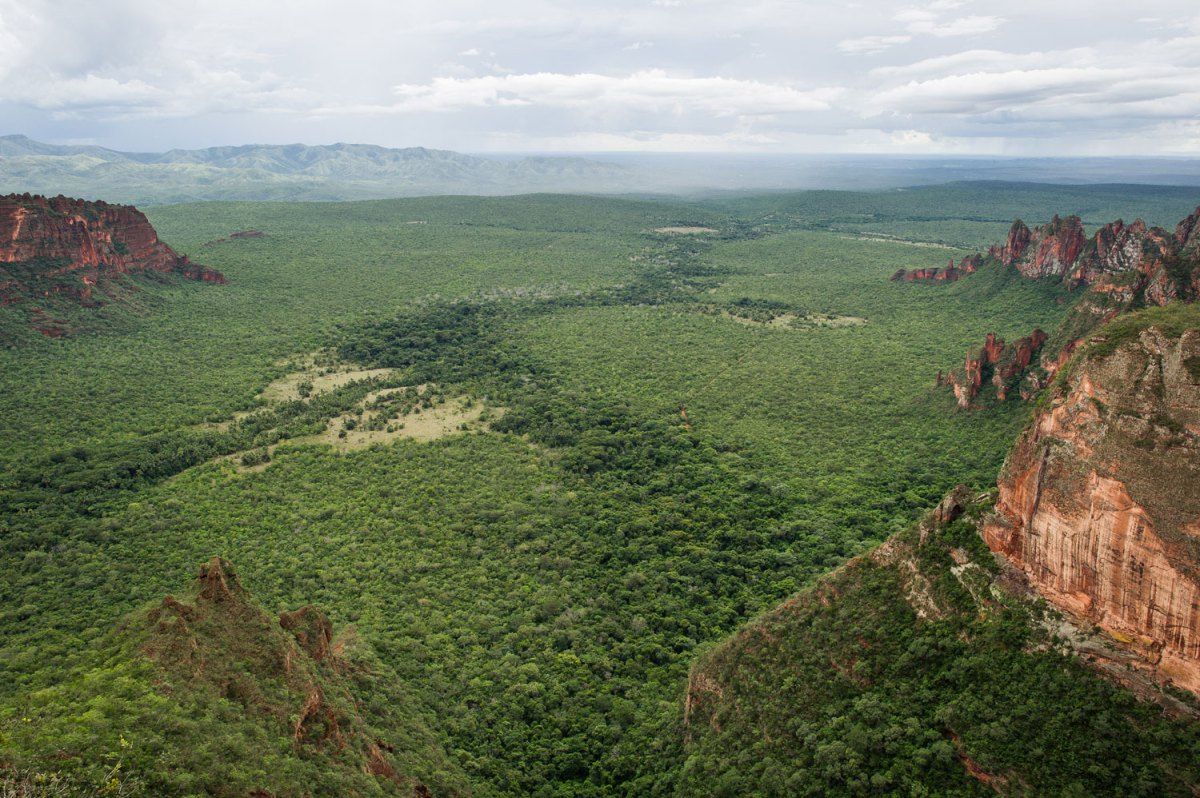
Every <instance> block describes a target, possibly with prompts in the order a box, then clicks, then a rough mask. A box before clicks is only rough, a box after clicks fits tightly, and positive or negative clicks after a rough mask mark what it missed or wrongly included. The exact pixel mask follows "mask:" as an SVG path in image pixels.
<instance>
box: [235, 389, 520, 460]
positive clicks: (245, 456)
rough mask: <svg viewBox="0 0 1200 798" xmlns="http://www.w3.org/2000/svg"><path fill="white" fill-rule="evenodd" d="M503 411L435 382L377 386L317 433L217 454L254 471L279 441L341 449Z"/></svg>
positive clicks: (438, 433) (487, 421)
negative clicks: (448, 392)
mask: <svg viewBox="0 0 1200 798" xmlns="http://www.w3.org/2000/svg"><path fill="white" fill-rule="evenodd" d="M503 415H504V408H502V407H489V406H488V405H487V404H485V403H484V402H482V401H480V400H478V399H474V398H472V397H469V396H449V397H447V396H445V395H443V394H440V393H439V392H438V390H437V388H436V386H433V385H418V386H412V387H397V388H381V389H379V390H377V391H372V392H371V393H369V394H367V395H366V396H365V397H364V398H363V400H362V401H361V402H360V403H359V404H358V406H357V407H355V408H354V409H353V410H351V411H349V412H346V413H342V414H340V415H338V416H335V417H333V418H331V419H329V420H328V421H327V422H326V424H325V429H324V431H322V432H320V433H318V434H315V435H303V436H299V437H296V438H285V439H283V440H281V441H279V442H277V443H273V444H271V445H269V446H263V447H258V448H255V449H251V450H248V451H244V452H236V453H234V454H231V455H227V456H225V457H223V458H221V459H223V460H226V461H228V462H231V463H233V464H234V466H235V467H236V468H237V470H238V471H239V472H240V473H243V474H245V473H253V472H257V471H262V470H263V469H265V468H266V467H267V466H268V465H270V462H271V458H272V457H273V456H274V455H275V452H276V450H277V449H279V447H280V446H288V445H305V444H318V445H322V446H329V447H332V448H333V449H335V450H336V451H338V452H342V453H345V452H351V451H355V450H358V449H366V448H369V447H371V446H373V445H375V444H388V443H393V442H395V441H397V440H400V439H408V440H414V441H433V440H437V439H439V438H445V437H448V436H450V435H457V434H461V433H466V432H475V431H484V430H487V429H489V428H490V425H491V422H493V421H495V420H496V419H498V418H500V417H501V416H503Z"/></svg>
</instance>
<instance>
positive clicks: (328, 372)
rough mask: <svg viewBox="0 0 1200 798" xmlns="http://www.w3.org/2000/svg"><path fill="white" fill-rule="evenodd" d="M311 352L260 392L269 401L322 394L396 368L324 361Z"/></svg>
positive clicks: (386, 374) (384, 375)
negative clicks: (361, 366)
mask: <svg viewBox="0 0 1200 798" xmlns="http://www.w3.org/2000/svg"><path fill="white" fill-rule="evenodd" d="M320 363H321V361H320V360H319V359H318V358H316V357H314V356H313V355H309V356H308V358H307V359H306V360H305V361H304V362H302V363H301V364H300V368H299V369H298V370H297V371H294V372H292V373H291V374H288V375H286V376H284V377H280V378H279V379H277V380H275V381H273V382H272V383H271V384H270V385H268V386H267V387H266V388H264V389H263V390H262V393H260V394H259V396H260V397H261V398H262V399H263V400H264V401H266V402H267V403H268V404H273V403H275V402H290V401H295V400H296V399H306V398H308V397H310V396H320V395H321V394H323V393H328V392H329V391H332V390H336V389H337V388H341V387H342V386H343V385H349V384H350V383H352V382H358V381H359V380H370V379H374V378H376V377H388V376H390V375H391V374H392V373H393V372H394V371H395V369H362V368H358V367H357V366H355V365H354V364H351V363H334V364H326V365H321V364H320Z"/></svg>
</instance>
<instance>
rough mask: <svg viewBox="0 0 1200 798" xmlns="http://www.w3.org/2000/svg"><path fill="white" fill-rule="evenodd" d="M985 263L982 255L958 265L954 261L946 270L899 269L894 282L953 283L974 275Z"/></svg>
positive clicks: (973, 256) (968, 257) (893, 277)
mask: <svg viewBox="0 0 1200 798" xmlns="http://www.w3.org/2000/svg"><path fill="white" fill-rule="evenodd" d="M982 262H983V256H981V255H978V254H976V255H967V256H966V257H965V258H963V259H962V260H961V261H959V262H958V263H955V262H954V260H953V259H951V260H950V263H949V265H947V266H946V268H944V269H934V268H930V269H912V270H911V271H910V270H908V269H899V270H897V271H896V273H895V274H893V275H892V280H895V281H897V282H907V283H915V282H937V283H952V282H954V281H955V280H958V279H960V278H962V277H965V276H966V275H968V274H971V273H973V272H974V271H975V270H976V269H978V268H979V265H980V263H982Z"/></svg>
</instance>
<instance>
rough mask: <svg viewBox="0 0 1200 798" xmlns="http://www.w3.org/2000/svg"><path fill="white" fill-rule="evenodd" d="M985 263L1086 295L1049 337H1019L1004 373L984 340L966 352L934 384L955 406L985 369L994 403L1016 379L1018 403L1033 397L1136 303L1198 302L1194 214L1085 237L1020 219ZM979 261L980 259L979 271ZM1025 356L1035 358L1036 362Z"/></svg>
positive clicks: (965, 400) (1077, 230)
mask: <svg viewBox="0 0 1200 798" xmlns="http://www.w3.org/2000/svg"><path fill="white" fill-rule="evenodd" d="M987 259H988V260H990V261H992V262H993V263H999V264H1000V265H1002V266H1004V267H1007V268H1012V269H1016V270H1017V271H1018V272H1019V273H1020V274H1021V275H1022V276H1024V277H1029V278H1033V279H1049V280H1055V281H1061V282H1062V283H1063V284H1064V285H1065V286H1067V287H1068V288H1070V289H1084V294H1083V296H1081V297H1080V298H1079V300H1078V301H1077V302H1076V303H1075V305H1074V306H1073V307H1072V308H1071V312H1070V313H1069V314H1068V316H1067V319H1066V320H1065V321H1064V323H1063V325H1062V327H1061V328H1060V329H1059V331H1058V332H1057V333H1056V334H1055V335H1054V336H1053V337H1047V336H1045V335H1044V334H1042V333H1040V331H1039V332H1035V333H1034V334H1033V335H1032V336H1030V338H1029V339H1021V341H1019V342H1018V346H1017V347H1016V348H1015V349H1013V350H1011V351H1010V352H1009V353H1008V354H1007V355H1006V357H1007V358H1008V362H1006V363H1005V364H1004V365H1003V366H1002V367H1000V368H996V369H991V367H992V366H994V365H996V364H997V360H996V354H995V353H994V352H993V345H992V339H991V336H989V339H988V344H986V345H985V347H984V349H983V350H982V351H979V352H968V353H967V357H966V361H965V364H964V366H963V367H962V368H960V369H957V370H955V371H952V372H950V373H949V375H948V376H946V377H943V376H942V375H941V374H939V375H938V384H939V385H950V386H951V387H953V388H954V393H955V398H956V399H957V401H958V404H959V406H960V407H969V406H970V405H971V403H972V401H974V399H975V397H976V396H977V395H978V393H979V391H980V389H981V388H982V386H983V384H984V382H985V380H986V375H985V372H989V371H990V373H992V374H994V375H995V376H994V382H995V385H996V391H997V396H998V398H999V399H1001V400H1003V399H1004V398H1005V397H1006V396H1007V395H1008V394H1009V393H1010V392H1011V388H1012V387H1013V385H1014V384H1015V383H1016V382H1018V381H1019V382H1020V394H1021V397H1022V398H1024V399H1026V400H1028V399H1031V398H1033V397H1034V396H1036V395H1037V394H1038V392H1039V391H1040V390H1041V389H1042V387H1043V386H1045V385H1046V384H1047V383H1048V382H1049V380H1050V379H1051V378H1053V376H1054V374H1055V373H1056V372H1057V371H1058V369H1059V368H1061V367H1062V366H1063V365H1064V364H1065V363H1066V362H1067V361H1068V359H1069V358H1070V356H1071V354H1072V353H1073V352H1074V350H1075V348H1076V347H1077V346H1079V344H1080V343H1081V342H1082V341H1083V340H1084V339H1085V338H1086V337H1087V335H1088V334H1089V333H1091V332H1092V331H1093V330H1095V329H1096V328H1098V327H1099V326H1100V325H1102V324H1104V323H1105V322H1108V321H1110V320H1112V319H1114V318H1116V317H1117V316H1119V315H1120V314H1122V313H1124V312H1126V311H1129V310H1131V309H1133V308H1136V307H1138V306H1141V305H1157V306H1164V305H1169V304H1171V303H1174V302H1179V301H1192V300H1195V299H1197V298H1200V208H1197V209H1196V210H1195V211H1194V212H1192V214H1191V215H1190V216H1188V217H1187V218H1185V219H1184V220H1183V221H1181V222H1180V223H1179V225H1178V226H1177V227H1176V229H1175V232H1174V234H1172V233H1169V232H1167V231H1166V230H1164V229H1162V228H1161V227H1148V226H1147V225H1146V223H1145V222H1143V221H1142V220H1141V219H1137V220H1135V221H1134V222H1133V223H1132V224H1125V223H1124V222H1123V221H1121V220H1119V219H1118V220H1117V221H1115V222H1110V223H1108V224H1106V225H1104V226H1102V227H1101V228H1100V229H1098V230H1097V231H1096V233H1095V235H1094V236H1092V237H1091V238H1087V237H1086V236H1085V235H1084V233H1083V224H1082V222H1081V221H1080V220H1079V217H1077V216H1068V217H1066V218H1065V219H1064V218H1060V217H1058V216H1055V217H1054V219H1053V220H1052V221H1051V222H1050V223H1049V224H1045V225H1042V226H1041V227H1038V228H1036V229H1035V230H1030V229H1029V228H1028V227H1027V226H1026V225H1025V223H1024V222H1022V221H1020V220H1018V221H1016V222H1013V225H1012V228H1011V229H1010V230H1009V233H1008V239H1007V240H1006V241H1005V243H1004V244H1003V245H999V246H994V247H992V248H991V249H990V250H988V254H987ZM984 262H985V261H983V260H980V261H979V263H978V265H983V263H984ZM893 279H900V275H896V276H893ZM1001 344H1003V342H1001ZM1043 344H1045V346H1043ZM1031 354H1036V355H1037V357H1036V359H1035V358H1033V357H1031V356H1030V355H1031Z"/></svg>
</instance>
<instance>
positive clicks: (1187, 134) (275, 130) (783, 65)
mask: <svg viewBox="0 0 1200 798" xmlns="http://www.w3.org/2000/svg"><path fill="white" fill-rule="evenodd" d="M0 119H4V120H5V122H6V123H5V124H4V125H3V128H5V129H3V130H0V133H18V132H20V133H26V134H28V135H31V136H33V137H35V138H41V139H45V140H51V141H56V142H89V143H91V142H94V143H100V144H105V145H108V146H114V147H119V148H124V149H134V148H137V149H154V150H157V149H166V148H170V147H175V146H181V147H184V146H186V147H192V146H205V145H211V144H230V143H244V142H251V141H253V142H286V141H305V142H307V143H321V142H328V141H336V140H347V141H369V142H374V143H381V144H388V145H413V144H422V145H426V146H434V147H445V148H451V149H460V150H472V151H487V150H542V151H548V150H550V151H553V150H581V151H586V150H631V149H632V150H660V151H680V150H691V151H768V152H770V151H778V152H898V153H958V154H1021V155H1032V154H1055V155H1068V154H1070V155H1115V154H1200V12H1198V11H1197V10H1196V9H1195V7H1194V3H1190V2H1176V1H1175V0H1164V1H1163V2H1143V3H1136V4H1133V3H1129V2H1128V0H1125V1H1124V2H1120V3H1118V2H1108V1H1107V0H1099V1H1097V0H1092V1H1091V2H1082V1H1081V0H1061V1H1060V2H1058V3H1055V4H1053V5H1052V6H1051V5H1049V4H1045V3H1042V2H1037V3H1034V2H1026V0H1011V1H1010V2H1005V3H1000V2H995V0H974V2H972V1H971V0H925V2H893V1H892V0H863V1H862V2H857V3H847V4H842V5H838V6H834V4H828V3H820V2H805V1H804V0H800V1H799V2H797V1H796V0H751V1H750V2H747V3H742V4H735V5H730V4H728V3H723V2H715V0H714V1H712V2H710V1H709V0H636V2H634V1H625V0H615V1H614V2H608V3H603V4H596V3H586V2H552V1H550V0H511V2H506V3H504V4H495V3H483V2H466V1H465V0H445V2H441V3H438V4H429V3H416V2H398V3H383V2H360V1H359V0H343V1H341V2H337V3H332V2H308V3H295V4H289V5H288V6H286V7H281V6H280V5H279V4H278V3H271V2H265V1H263V0H241V2H232V1H231V0H211V2H207V3H205V4H190V3H189V4H174V3H163V2H150V1H149V0H110V2H108V3H104V4H94V3H87V2H78V0H67V1H66V2H64V1H63V0H57V2H50V1H49V0H0Z"/></svg>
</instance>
